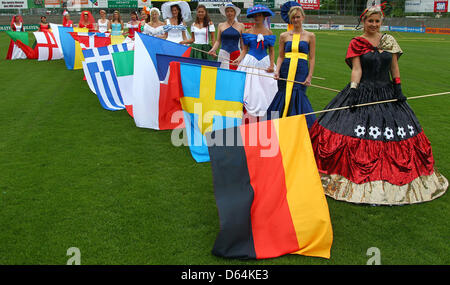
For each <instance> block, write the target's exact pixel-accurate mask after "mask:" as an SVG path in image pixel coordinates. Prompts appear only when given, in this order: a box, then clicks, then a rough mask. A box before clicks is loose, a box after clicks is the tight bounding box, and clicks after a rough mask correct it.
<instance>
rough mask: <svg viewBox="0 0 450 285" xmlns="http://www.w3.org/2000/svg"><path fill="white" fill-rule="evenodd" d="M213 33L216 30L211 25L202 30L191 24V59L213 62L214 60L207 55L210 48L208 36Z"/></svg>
mask: <svg viewBox="0 0 450 285" xmlns="http://www.w3.org/2000/svg"><path fill="white" fill-rule="evenodd" d="M215 31H216V29H215V28H214V25H213V24H211V25H209V26H208V27H203V28H197V27H196V26H195V25H194V24H192V26H191V33H194V37H195V41H194V43H193V44H191V47H193V49H192V50H191V57H193V58H200V59H209V60H214V58H213V57H212V56H210V55H208V54H207V52H208V51H209V50H210V49H211V48H212V46H211V44H210V43H209V35H210V33H212V32H215ZM199 50H203V51H205V52H201V51H199Z"/></svg>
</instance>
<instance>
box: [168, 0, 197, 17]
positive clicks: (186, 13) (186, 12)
mask: <svg viewBox="0 0 450 285" xmlns="http://www.w3.org/2000/svg"><path fill="white" fill-rule="evenodd" d="M173 5H178V7H180V9H181V16H182V17H183V21H185V22H189V21H191V20H192V16H191V8H189V4H188V3H187V2H185V1H176V2H172V1H170V2H165V3H164V4H162V6H161V11H162V14H163V19H167V18H172V11H171V10H170V8H171V7H172V6H173Z"/></svg>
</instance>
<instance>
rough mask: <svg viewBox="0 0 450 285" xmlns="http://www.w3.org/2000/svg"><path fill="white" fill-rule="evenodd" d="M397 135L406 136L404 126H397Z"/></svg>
mask: <svg viewBox="0 0 450 285" xmlns="http://www.w3.org/2000/svg"><path fill="white" fill-rule="evenodd" d="M397 136H399V137H401V138H404V137H405V136H406V132H405V129H404V128H403V127H398V128H397Z"/></svg>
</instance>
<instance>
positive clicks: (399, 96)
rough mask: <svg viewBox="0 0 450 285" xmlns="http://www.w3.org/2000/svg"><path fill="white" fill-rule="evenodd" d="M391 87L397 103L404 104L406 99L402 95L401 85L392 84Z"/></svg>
mask: <svg viewBox="0 0 450 285" xmlns="http://www.w3.org/2000/svg"><path fill="white" fill-rule="evenodd" d="M392 86H393V87H394V95H395V98H397V99H398V101H399V102H405V101H406V99H407V98H406V97H405V95H403V92H402V84H401V83H398V84H395V83H394V84H392Z"/></svg>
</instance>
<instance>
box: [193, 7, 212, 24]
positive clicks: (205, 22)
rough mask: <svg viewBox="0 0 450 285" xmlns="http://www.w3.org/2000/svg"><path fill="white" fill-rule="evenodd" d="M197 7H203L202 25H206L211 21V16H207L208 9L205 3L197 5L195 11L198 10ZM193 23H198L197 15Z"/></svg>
mask: <svg viewBox="0 0 450 285" xmlns="http://www.w3.org/2000/svg"><path fill="white" fill-rule="evenodd" d="M199 8H203V9H204V10H205V18H204V19H203V27H208V26H209V23H210V22H211V18H210V17H209V14H208V10H206V7H205V5H203V4H200V5H198V6H197V9H196V11H198V9H199ZM195 23H196V24H199V23H200V21H199V20H198V16H197V17H196V18H195Z"/></svg>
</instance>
